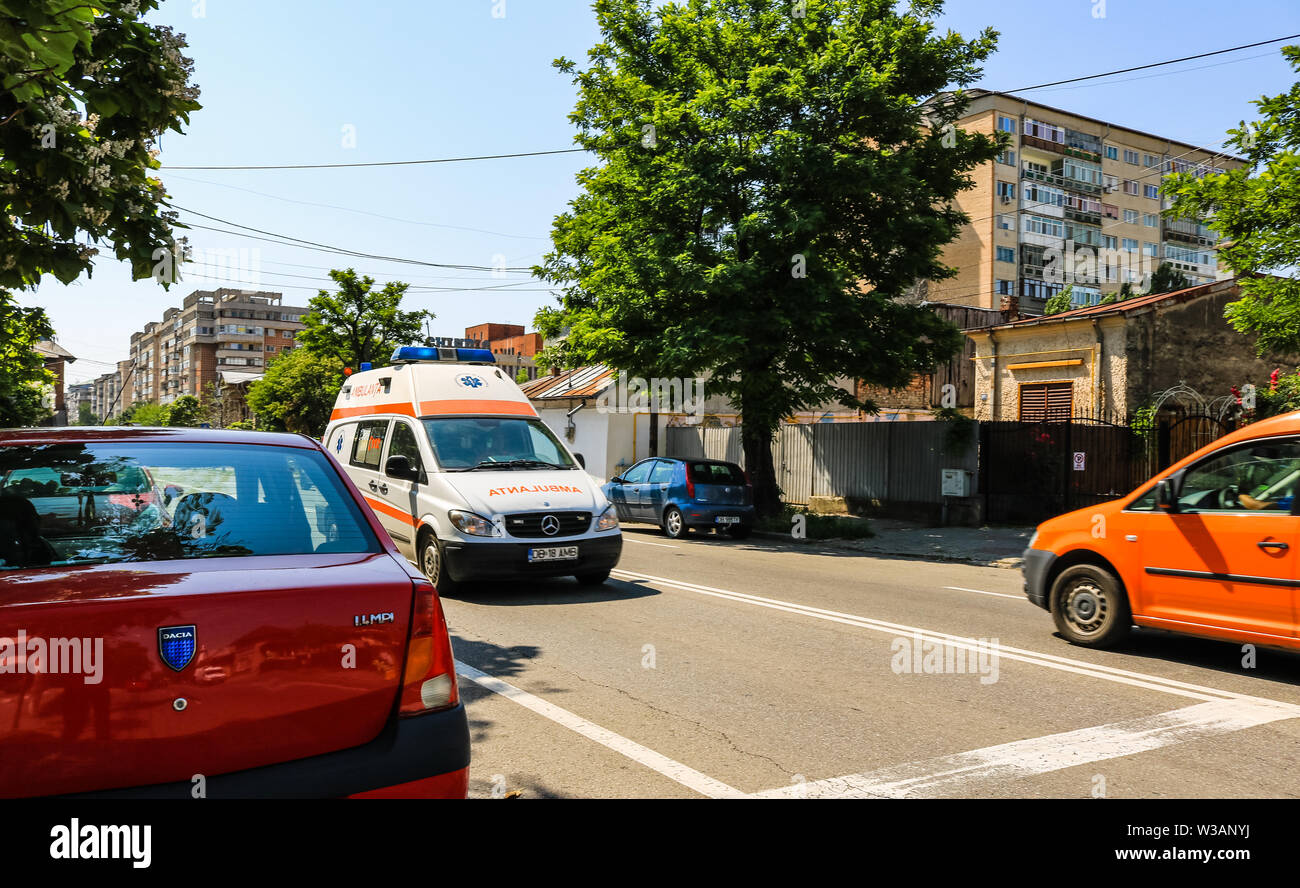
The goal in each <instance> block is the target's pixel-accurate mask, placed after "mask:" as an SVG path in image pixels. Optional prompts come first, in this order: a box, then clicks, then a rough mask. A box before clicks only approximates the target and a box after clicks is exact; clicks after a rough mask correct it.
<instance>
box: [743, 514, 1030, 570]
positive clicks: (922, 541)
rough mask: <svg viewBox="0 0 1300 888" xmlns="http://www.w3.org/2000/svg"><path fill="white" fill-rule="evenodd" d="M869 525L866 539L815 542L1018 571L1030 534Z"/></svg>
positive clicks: (881, 521) (882, 522)
mask: <svg viewBox="0 0 1300 888" xmlns="http://www.w3.org/2000/svg"><path fill="white" fill-rule="evenodd" d="M869 521H870V525H871V529H872V531H873V532H874V533H875V536H873V537H871V538H870V539H865V540H819V541H818V542H819V543H821V544H822V545H829V546H834V547H836V548H838V549H851V550H853V551H855V552H868V553H872V554H880V555H892V556H896V557H903V558H920V559H924V560H926V561H957V562H963V563H966V564H978V565H983V566H985V567H1005V568H1011V569H1016V570H1018V569H1019V568H1020V566H1021V564H1022V562H1023V559H1022V557H1021V556H1022V554H1023V553H1024V551H1025V548H1026V547H1027V546H1028V545H1029V538H1030V537H1031V536H1033V533H1034V529H1033V528H1032V527H930V526H927V525H923V524H916V523H913V522H910V521H899V520H895V519H892V518H872V519H869ZM762 535H763V536H767V534H762Z"/></svg>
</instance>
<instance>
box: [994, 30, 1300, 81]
mask: <svg viewBox="0 0 1300 888" xmlns="http://www.w3.org/2000/svg"><path fill="white" fill-rule="evenodd" d="M1297 37H1300V34H1290V35H1288V36H1286V37H1275V38H1273V39H1272V40H1261V41H1259V42H1258V43H1243V44H1242V45H1241V46H1230V47H1228V48H1227V49H1216V50H1214V51H1213V52H1202V53H1198V54H1196V55H1190V56H1184V57H1183V58H1181V59H1169V60H1168V61H1165V62H1151V63H1150V64H1147V65H1134V66H1133V67H1132V68H1120V69H1118V70H1115V71H1106V72H1104V73H1102V74H1089V75H1087V76H1086V77H1071V78H1069V79H1067V80H1053V81H1052V82H1051V83H1039V84H1036V85H1034V86H1022V87H1020V88H1019V89H1008V90H1003V92H1011V93H1017V92H1029V91H1030V90H1035V89H1044V88H1046V87H1049V86H1060V85H1061V84H1064V83H1081V82H1083V81H1085V80H1096V79H1097V78H1099V77H1112V76H1114V75H1116V74H1128V73H1130V72H1132V71H1145V70H1147V69H1148V68H1161V67H1164V66H1165V65H1176V64H1178V63H1179V62H1191V61H1194V60H1196V59H1205V58H1209V57H1210V56H1216V55H1223V54H1224V53H1228V52H1239V51H1240V50H1243V49H1254V48H1255V47H1256V46H1268V45H1269V44H1270V43H1281V42H1282V41H1283V40H1294V39H1295V38H1297Z"/></svg>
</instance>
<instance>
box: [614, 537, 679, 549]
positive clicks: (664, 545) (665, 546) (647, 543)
mask: <svg viewBox="0 0 1300 888" xmlns="http://www.w3.org/2000/svg"><path fill="white" fill-rule="evenodd" d="M623 542H625V543H640V544H641V545H643V546H658V547H659V548H660V549H680V548H681V546H670V545H668V544H667V543H652V542H650V541H649V540H636V539H633V538H632V537H630V536H628V535H627V534H623Z"/></svg>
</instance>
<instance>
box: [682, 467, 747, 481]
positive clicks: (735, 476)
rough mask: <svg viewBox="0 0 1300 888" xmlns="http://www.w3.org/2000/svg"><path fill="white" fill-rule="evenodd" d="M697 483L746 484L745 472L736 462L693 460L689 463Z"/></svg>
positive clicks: (692, 479) (692, 477)
mask: <svg viewBox="0 0 1300 888" xmlns="http://www.w3.org/2000/svg"><path fill="white" fill-rule="evenodd" d="M688 467H689V468H688V471H690V473H691V481H692V482H693V483H695V484H744V483H745V473H744V472H742V471H741V470H740V466H737V465H735V464H734V463H710V462H693V463H689V464H688Z"/></svg>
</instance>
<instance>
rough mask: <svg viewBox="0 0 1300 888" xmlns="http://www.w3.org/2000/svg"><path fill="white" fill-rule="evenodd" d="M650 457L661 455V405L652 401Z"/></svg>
mask: <svg viewBox="0 0 1300 888" xmlns="http://www.w3.org/2000/svg"><path fill="white" fill-rule="evenodd" d="M650 455H651V456H658V455H659V405H658V404H656V403H655V399H654V398H651V399H650Z"/></svg>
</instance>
